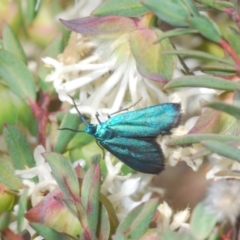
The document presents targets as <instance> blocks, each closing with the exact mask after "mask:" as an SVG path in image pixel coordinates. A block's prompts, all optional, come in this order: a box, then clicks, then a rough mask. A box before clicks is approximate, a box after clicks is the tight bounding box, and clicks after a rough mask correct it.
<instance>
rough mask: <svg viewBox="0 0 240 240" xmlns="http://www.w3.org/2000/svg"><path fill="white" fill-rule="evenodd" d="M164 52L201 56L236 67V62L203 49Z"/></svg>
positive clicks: (201, 57) (165, 52) (166, 52)
mask: <svg viewBox="0 0 240 240" xmlns="http://www.w3.org/2000/svg"><path fill="white" fill-rule="evenodd" d="M164 54H166V55H169V54H175V55H178V56H179V55H182V56H186V57H194V58H200V59H206V60H210V61H218V62H220V63H224V64H227V65H230V66H232V67H235V65H234V63H233V62H232V61H230V60H228V59H224V58H220V57H216V56H214V55H212V54H209V53H205V52H202V51H197V50H167V51H164Z"/></svg>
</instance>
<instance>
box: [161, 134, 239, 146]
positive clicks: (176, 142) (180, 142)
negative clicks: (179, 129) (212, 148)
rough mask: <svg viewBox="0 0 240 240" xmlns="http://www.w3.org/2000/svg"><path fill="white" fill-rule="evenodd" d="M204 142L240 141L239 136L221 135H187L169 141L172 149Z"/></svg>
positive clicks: (168, 143)
mask: <svg viewBox="0 0 240 240" xmlns="http://www.w3.org/2000/svg"><path fill="white" fill-rule="evenodd" d="M204 140H215V141H221V142H230V141H240V137H239V136H231V135H221V134H187V135H184V136H181V137H176V138H174V139H171V140H169V141H167V143H166V144H167V145H168V146H170V147H175V146H187V145H191V144H194V143H199V142H201V141H204Z"/></svg>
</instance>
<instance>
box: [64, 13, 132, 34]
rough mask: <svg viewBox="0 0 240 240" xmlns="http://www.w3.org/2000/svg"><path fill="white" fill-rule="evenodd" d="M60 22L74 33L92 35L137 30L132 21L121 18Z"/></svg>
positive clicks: (89, 18) (88, 18)
mask: <svg viewBox="0 0 240 240" xmlns="http://www.w3.org/2000/svg"><path fill="white" fill-rule="evenodd" d="M60 22H61V23H62V24H63V25H64V26H65V27H67V28H69V29H70V30H72V31H75V32H79V33H82V34H90V35H94V34H108V33H110V34H111V33H122V32H129V31H133V30H134V29H136V24H135V22H134V21H133V20H132V19H130V18H126V17H121V16H106V17H85V18H77V19H72V20H63V19H60Z"/></svg>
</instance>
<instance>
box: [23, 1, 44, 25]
mask: <svg viewBox="0 0 240 240" xmlns="http://www.w3.org/2000/svg"><path fill="white" fill-rule="evenodd" d="M40 3H41V1H40V2H39V1H38V0H31V1H28V4H27V14H26V18H27V20H28V22H29V23H31V22H32V21H33V20H34V19H35V17H36V16H37V13H38V10H39V7H38V9H36V7H37V4H38V5H39V4H40Z"/></svg>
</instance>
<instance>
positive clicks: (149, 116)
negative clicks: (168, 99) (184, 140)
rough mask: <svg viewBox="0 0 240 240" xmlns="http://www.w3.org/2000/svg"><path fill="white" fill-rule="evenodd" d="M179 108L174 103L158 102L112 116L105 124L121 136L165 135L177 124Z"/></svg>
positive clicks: (178, 105)
mask: <svg viewBox="0 0 240 240" xmlns="http://www.w3.org/2000/svg"><path fill="white" fill-rule="evenodd" d="M180 108H181V105H180V104H176V103H165V104H159V105H155V106H151V107H148V108H144V109H140V110H136V111H130V112H126V113H122V114H119V115H116V116H113V117H112V118H110V119H109V120H108V121H106V122H105V124H106V126H107V127H109V128H111V129H112V130H113V131H115V132H116V133H117V134H118V135H119V136H122V137H129V133H131V136H130V137H133V138H135V137H156V136H158V135H160V134H161V135H166V134H170V130H171V129H172V128H173V127H176V126H177V125H178V124H179V122H180V116H181V113H180ZM126 129H127V130H126Z"/></svg>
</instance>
